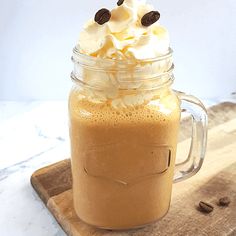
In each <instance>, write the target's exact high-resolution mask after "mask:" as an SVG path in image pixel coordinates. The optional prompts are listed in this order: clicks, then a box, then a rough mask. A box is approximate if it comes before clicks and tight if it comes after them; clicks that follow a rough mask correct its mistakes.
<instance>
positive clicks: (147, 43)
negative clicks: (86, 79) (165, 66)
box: [78, 0, 170, 60]
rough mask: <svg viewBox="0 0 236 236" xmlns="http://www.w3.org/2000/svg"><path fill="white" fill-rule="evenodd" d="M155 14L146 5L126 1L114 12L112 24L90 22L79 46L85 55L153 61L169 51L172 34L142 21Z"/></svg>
mask: <svg viewBox="0 0 236 236" xmlns="http://www.w3.org/2000/svg"><path fill="white" fill-rule="evenodd" d="M152 10H154V9H153V7H152V6H151V5H149V4H146V3H145V1H138V0H125V1H124V3H123V4H122V5H121V6H118V7H116V8H114V9H113V10H112V11H111V19H110V20H109V22H107V23H105V24H103V25H99V24H98V23H96V22H95V21H94V20H93V19H92V20H90V21H89V22H88V23H87V24H86V25H85V26H84V30H83V31H82V32H81V34H80V37H79V42H78V46H79V49H80V52H81V53H83V54H86V55H90V56H94V57H100V58H109V59H121V60H122V59H138V60H142V59H150V58H156V57H158V56H160V55H164V54H166V53H167V52H168V49H169V44H170V40H169V34H168V31H167V30H166V29H165V28H164V27H162V26H161V25H160V24H159V22H156V23H154V24H153V25H151V26H149V27H145V26H143V25H142V24H141V19H142V17H143V16H144V15H145V14H146V13H148V12H150V11H152Z"/></svg>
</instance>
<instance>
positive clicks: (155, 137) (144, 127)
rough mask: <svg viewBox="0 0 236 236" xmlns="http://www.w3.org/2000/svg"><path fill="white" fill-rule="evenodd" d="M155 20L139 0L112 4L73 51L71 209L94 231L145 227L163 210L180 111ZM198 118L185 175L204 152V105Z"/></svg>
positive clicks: (168, 193)
mask: <svg viewBox="0 0 236 236" xmlns="http://www.w3.org/2000/svg"><path fill="white" fill-rule="evenodd" d="M159 17H160V14H159V13H158V12H157V11H154V10H153V7H152V6H150V5H147V4H145V3H144V1H142V2H139V1H137V0H125V1H119V2H118V6H117V7H116V8H114V9H113V10H112V11H111V12H110V11H108V10H106V9H102V10H101V11H99V12H98V13H97V14H96V16H95V20H91V21H89V23H87V24H86V25H85V28H84V30H83V32H82V33H81V35H80V39H79V44H78V46H77V47H76V48H75V49H74V54H73V61H74V63H75V68H74V71H73V73H72V79H73V80H74V81H75V86H74V87H73V88H72V90H71V94H70V99H69V113H70V138H71V158H72V175H73V200H74V208H75V211H76V213H77V215H78V217H79V218H81V220H83V221H84V222H86V223H88V224H91V225H94V226H97V227H100V228H106V229H128V228H135V227H140V226H144V225H146V224H150V223H152V222H154V221H156V220H158V219H160V218H161V217H163V216H164V215H165V214H166V213H167V211H168V209H169V205H170V200H171V190H172V182H173V177H174V167H175V155H176V146H177V136H178V131H179V123H180V113H181V108H180V99H179V97H178V96H177V94H176V93H174V92H173V91H172V89H171V84H172V82H173V74H172V70H173V65H172V51H171V49H169V37H168V33H167V31H166V30H165V28H163V27H162V26H160V25H159V23H158V22H157V20H158V19H159ZM182 99H184V100H188V101H189V100H191V99H190V98H189V97H188V99H186V98H183V97H182ZM192 103H195V102H194V101H192ZM194 106H199V105H194ZM186 109H187V110H188V108H187V107H186ZM201 115H202V118H204V119H202V120H199V121H196V122H195V125H198V128H197V129H198V131H199V132H198V134H202V136H201V140H200V139H199V140H198V141H201V142H199V143H198V144H200V146H201V147H200V146H199V145H198V146H195V147H193V148H192V149H191V151H192V152H193V151H195V153H194V154H197V155H198V153H197V151H199V152H201V154H200V155H199V158H198V157H197V156H195V157H194V162H196V163H197V165H196V166H194V167H193V168H192V169H191V171H189V170H188V171H186V173H185V174H187V175H188V174H189V176H190V175H193V173H196V172H197V171H198V170H199V168H200V166H201V164H202V159H203V157H204V148H205V146H204V145H205V142H206V140H205V137H206V131H205V130H204V128H205V127H203V126H204V125H205V124H206V114H205V113H204V110H202V111H201ZM193 116H194V119H195V120H196V118H197V117H195V115H193ZM196 116H197V115H196ZM204 122H205V123H204ZM200 126H201V127H200ZM199 127H200V128H199ZM196 134H197V133H193V136H194V135H195V136H196ZM193 138H194V139H196V138H199V137H193ZM196 147H197V148H196ZM199 147H200V149H199ZM191 154H192V153H190V155H189V159H188V161H189V160H190V159H191V158H190V157H191ZM188 161H186V162H185V164H186V163H187V164H188ZM196 163H192V162H191V164H196ZM181 173H183V172H181ZM182 175H183V174H182ZM187 175H186V176H187ZM182 177H183V176H179V178H182Z"/></svg>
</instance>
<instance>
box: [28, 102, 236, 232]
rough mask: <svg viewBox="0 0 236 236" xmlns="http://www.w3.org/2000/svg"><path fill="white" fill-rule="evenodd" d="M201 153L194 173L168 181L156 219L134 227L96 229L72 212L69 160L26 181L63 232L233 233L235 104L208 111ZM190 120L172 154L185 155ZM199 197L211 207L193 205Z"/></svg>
mask: <svg viewBox="0 0 236 236" xmlns="http://www.w3.org/2000/svg"><path fill="white" fill-rule="evenodd" d="M208 114H209V134H208V149H207V155H206V158H205V161H204V164H203V167H202V169H201V170H200V172H199V173H198V174H197V175H195V176H194V177H192V178H190V179H188V180H186V181H183V182H180V183H177V184H174V187H173V194H172V202H171V207H170V211H169V213H168V214H167V215H166V217H164V218H163V219H162V220H160V221H158V222H156V223H155V224H153V225H150V226H147V227H145V228H142V229H139V230H130V231H118V232H117V231H108V230H100V229H96V228H94V227H91V226H89V225H87V224H85V223H83V222H82V221H81V220H80V219H79V218H78V217H77V216H76V214H75V211H74V209H73V199H72V190H71V183H72V178H71V166H70V160H69V159H67V160H64V161H62V162H59V163H56V164H53V165H51V166H48V167H45V168H42V169H40V170H37V171H36V172H35V173H34V174H33V175H32V177H31V183H32V185H33V187H34V189H35V190H36V192H37V193H38V194H39V196H40V198H41V199H42V200H43V202H44V203H45V205H46V206H47V208H48V209H49V210H50V211H51V213H52V214H53V215H54V217H55V218H56V220H57V221H58V223H59V224H60V225H61V226H62V228H63V229H64V231H65V232H66V233H67V234H68V235H71V236H159V235H160V236H167V235H168V236H169V235H170V236H177V235H178V236H179V235H183V236H186V235H191V236H195V235H196V236H198V235H199V236H200V235H203V236H224V235H225V236H236V104H232V103H223V104H220V105H218V106H215V107H212V108H211V109H210V110H209V112H208ZM190 125H191V123H190V121H189V119H185V120H183V121H182V127H184V130H183V131H182V133H181V137H180V140H182V141H181V142H180V143H179V144H178V150H179V151H178V155H186V154H185V151H184V150H186V149H188V145H189V140H188V139H187V138H188V137H189V135H190V132H191V129H190V128H189V127H190ZM223 196H229V197H230V199H231V203H230V205H229V207H220V206H218V205H217V201H218V199H219V198H220V197H223ZM200 200H203V201H206V202H209V203H211V204H212V205H213V206H214V211H213V212H212V213H210V214H204V213H201V212H199V211H198V210H197V206H198V203H199V201H200Z"/></svg>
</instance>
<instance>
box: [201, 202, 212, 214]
mask: <svg viewBox="0 0 236 236" xmlns="http://www.w3.org/2000/svg"><path fill="white" fill-rule="evenodd" d="M199 210H200V211H202V212H205V213H210V212H212V211H213V210H214V207H213V206H212V205H211V204H209V203H206V202H203V201H200V202H199Z"/></svg>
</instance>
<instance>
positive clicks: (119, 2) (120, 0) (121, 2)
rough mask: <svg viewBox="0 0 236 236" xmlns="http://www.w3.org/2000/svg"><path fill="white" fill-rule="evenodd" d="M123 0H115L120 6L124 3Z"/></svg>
mask: <svg viewBox="0 0 236 236" xmlns="http://www.w3.org/2000/svg"><path fill="white" fill-rule="evenodd" d="M124 1H125V0H119V1H118V2H117V5H118V6H121V5H122V4H123V3H124Z"/></svg>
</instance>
